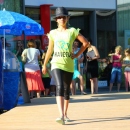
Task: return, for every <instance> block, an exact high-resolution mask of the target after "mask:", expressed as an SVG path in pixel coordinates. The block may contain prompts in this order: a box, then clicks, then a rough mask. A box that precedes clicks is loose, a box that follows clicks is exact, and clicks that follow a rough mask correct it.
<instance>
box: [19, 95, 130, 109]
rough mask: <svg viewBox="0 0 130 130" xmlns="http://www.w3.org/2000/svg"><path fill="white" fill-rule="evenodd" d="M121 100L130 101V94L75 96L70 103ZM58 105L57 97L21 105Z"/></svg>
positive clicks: (34, 100) (71, 97)
mask: <svg viewBox="0 0 130 130" xmlns="http://www.w3.org/2000/svg"><path fill="white" fill-rule="evenodd" d="M121 99H130V93H126V92H122V93H121V92H120V93H106V94H104V93H103V94H93V95H91V94H88V95H75V96H70V103H79V102H86V103H87V102H99V101H107V100H121ZM51 104H56V98H55V97H41V98H34V99H31V103H25V104H23V105H21V106H22V107H24V106H34V105H51Z"/></svg>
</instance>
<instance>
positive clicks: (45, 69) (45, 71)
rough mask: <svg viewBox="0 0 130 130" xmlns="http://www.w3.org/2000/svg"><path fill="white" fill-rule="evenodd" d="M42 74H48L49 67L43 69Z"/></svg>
mask: <svg viewBox="0 0 130 130" xmlns="http://www.w3.org/2000/svg"><path fill="white" fill-rule="evenodd" d="M42 73H43V74H46V73H47V67H46V66H43V67H42Z"/></svg>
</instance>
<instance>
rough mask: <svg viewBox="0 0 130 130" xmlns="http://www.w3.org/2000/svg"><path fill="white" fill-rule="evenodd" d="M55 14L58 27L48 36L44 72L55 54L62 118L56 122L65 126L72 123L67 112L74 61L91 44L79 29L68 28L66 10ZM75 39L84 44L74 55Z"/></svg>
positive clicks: (57, 88) (55, 74) (58, 101)
mask: <svg viewBox="0 0 130 130" xmlns="http://www.w3.org/2000/svg"><path fill="white" fill-rule="evenodd" d="M55 12H56V16H55V18H54V19H55V21H56V22H57V26H58V27H57V28H56V29H54V30H51V31H50V32H49V34H48V38H49V46H48V50H47V54H46V57H45V61H44V65H43V68H42V72H43V74H46V72H47V67H46V66H47V63H48V61H49V59H50V58H51V56H52V53H53V57H52V60H51V70H52V73H53V76H54V79H55V83H56V100H57V105H58V109H59V113H60V117H59V118H57V119H56V122H57V123H60V124H62V125H64V124H65V122H67V121H70V119H69V118H68V116H67V110H68V106H69V99H70V95H69V94H70V84H71V81H72V76H73V72H74V62H73V59H74V58H77V57H78V56H79V55H80V54H82V53H83V51H84V50H85V49H86V48H87V46H88V44H89V43H88V41H87V40H86V39H85V37H83V36H82V35H81V34H80V33H79V29H75V28H73V27H71V28H69V27H68V26H67V25H68V23H67V22H68V20H69V17H70V16H69V14H68V11H67V10H66V8H64V7H58V8H56V11H55ZM75 39H78V40H79V41H80V42H81V43H82V46H81V48H80V50H79V51H78V52H77V53H76V54H74V53H72V48H73V42H74V40H75Z"/></svg>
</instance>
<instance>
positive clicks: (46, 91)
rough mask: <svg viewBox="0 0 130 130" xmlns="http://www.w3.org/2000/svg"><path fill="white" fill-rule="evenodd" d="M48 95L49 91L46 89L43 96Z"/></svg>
mask: <svg viewBox="0 0 130 130" xmlns="http://www.w3.org/2000/svg"><path fill="white" fill-rule="evenodd" d="M48 93H49V89H48V88H46V89H45V91H44V95H45V96H48Z"/></svg>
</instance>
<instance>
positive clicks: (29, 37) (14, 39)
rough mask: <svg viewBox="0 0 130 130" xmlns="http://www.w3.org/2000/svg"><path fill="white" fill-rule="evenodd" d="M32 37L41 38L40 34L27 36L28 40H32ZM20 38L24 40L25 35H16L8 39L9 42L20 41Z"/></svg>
mask: <svg viewBox="0 0 130 130" xmlns="http://www.w3.org/2000/svg"><path fill="white" fill-rule="evenodd" d="M30 39H40V36H26V40H30ZM18 40H24V35H21V36H17V37H14V38H12V39H10V40H8V41H7V42H11V41H18Z"/></svg>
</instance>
